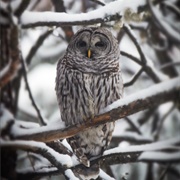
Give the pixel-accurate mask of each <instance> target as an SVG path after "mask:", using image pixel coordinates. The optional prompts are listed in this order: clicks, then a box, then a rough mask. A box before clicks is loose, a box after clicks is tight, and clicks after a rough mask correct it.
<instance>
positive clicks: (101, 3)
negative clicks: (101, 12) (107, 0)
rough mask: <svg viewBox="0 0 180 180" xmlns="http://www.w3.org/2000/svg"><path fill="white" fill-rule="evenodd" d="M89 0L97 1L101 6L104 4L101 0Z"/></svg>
mask: <svg viewBox="0 0 180 180" xmlns="http://www.w3.org/2000/svg"><path fill="white" fill-rule="evenodd" d="M90 1H92V2H95V3H97V4H99V5H101V6H105V5H106V4H104V3H103V2H102V1H99V0H90Z"/></svg>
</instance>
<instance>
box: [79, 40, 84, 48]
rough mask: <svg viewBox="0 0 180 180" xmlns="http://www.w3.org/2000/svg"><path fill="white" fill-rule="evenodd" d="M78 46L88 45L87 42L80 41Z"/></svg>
mask: <svg viewBox="0 0 180 180" xmlns="http://www.w3.org/2000/svg"><path fill="white" fill-rule="evenodd" d="M78 46H79V47H82V48H83V47H86V42H85V41H80V42H79V43H78Z"/></svg>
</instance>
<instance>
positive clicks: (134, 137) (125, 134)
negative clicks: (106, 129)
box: [113, 132, 153, 142]
mask: <svg viewBox="0 0 180 180" xmlns="http://www.w3.org/2000/svg"><path fill="white" fill-rule="evenodd" d="M113 137H118V138H123V139H129V140H131V139H132V140H136V141H146V142H152V141H153V138H152V137H149V136H144V135H140V134H137V133H136V132H123V134H121V135H119V134H117V135H113Z"/></svg>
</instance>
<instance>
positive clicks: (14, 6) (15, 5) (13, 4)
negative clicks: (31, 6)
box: [11, 0, 22, 12]
mask: <svg viewBox="0 0 180 180" xmlns="http://www.w3.org/2000/svg"><path fill="white" fill-rule="evenodd" d="M21 3H22V0H14V1H11V8H12V10H13V12H14V11H16V10H17V9H18V7H19V6H20V4H21Z"/></svg>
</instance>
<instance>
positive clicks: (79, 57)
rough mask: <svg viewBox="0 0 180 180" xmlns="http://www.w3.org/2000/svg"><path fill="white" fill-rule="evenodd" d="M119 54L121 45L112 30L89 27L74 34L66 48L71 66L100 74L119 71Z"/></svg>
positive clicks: (68, 63) (68, 62)
mask: <svg viewBox="0 0 180 180" xmlns="http://www.w3.org/2000/svg"><path fill="white" fill-rule="evenodd" d="M119 55H120V50H119V45H118V43H117V40H116V39H115V37H114V36H113V35H112V34H111V32H110V31H108V30H107V29H105V28H94V27H87V28H83V29H81V30H79V31H78V32H77V33H76V34H75V35H74V36H73V38H72V39H71V41H70V43H69V45H68V48H67V50H66V54H65V57H66V58H65V60H66V64H67V65H68V66H69V68H72V69H77V70H79V71H81V72H85V73H95V74H100V73H104V72H113V71H117V70H118V67H119Z"/></svg>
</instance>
